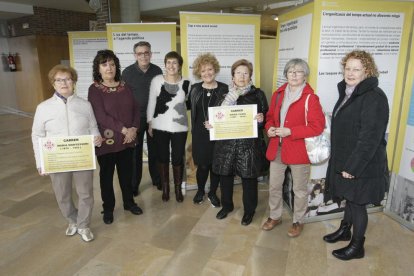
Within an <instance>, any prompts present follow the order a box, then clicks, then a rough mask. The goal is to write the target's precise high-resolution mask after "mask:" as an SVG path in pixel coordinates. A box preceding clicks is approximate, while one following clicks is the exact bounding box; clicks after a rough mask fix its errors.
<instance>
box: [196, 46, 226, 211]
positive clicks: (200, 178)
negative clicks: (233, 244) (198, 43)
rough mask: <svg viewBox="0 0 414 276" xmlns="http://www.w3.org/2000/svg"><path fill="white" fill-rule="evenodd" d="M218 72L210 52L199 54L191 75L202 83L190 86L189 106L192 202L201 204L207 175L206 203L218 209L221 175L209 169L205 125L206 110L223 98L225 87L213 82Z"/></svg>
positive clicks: (211, 146)
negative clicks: (194, 182)
mask: <svg viewBox="0 0 414 276" xmlns="http://www.w3.org/2000/svg"><path fill="white" fill-rule="evenodd" d="M219 71H220V64H219V62H218V60H217V59H216V57H215V56H214V55H212V54H210V53H206V54H202V55H199V56H198V57H197V58H196V59H195V60H194V63H193V75H194V76H196V77H197V78H198V79H201V80H202V82H199V83H196V84H194V85H193V86H192V87H191V92H190V97H189V105H190V107H191V133H192V145H193V146H192V149H193V152H192V154H193V159H194V163H195V164H196V165H197V173H196V178H197V187H198V190H197V193H196V194H195V196H194V199H193V202H194V203H195V204H201V203H203V201H204V194H205V186H206V182H207V178H208V175H209V174H210V191H209V192H208V194H207V198H208V200H209V201H210V202H211V204H212V205H213V207H220V199H219V198H218V197H217V195H216V191H217V188H218V185H219V182H220V176H219V175H217V174H215V173H214V172H213V170H212V168H211V164H212V163H213V149H214V141H210V134H209V130H208V128H207V126H206V123H207V122H208V108H209V107H211V106H217V105H220V101H222V100H223V95H224V94H225V93H227V91H228V86H227V84H224V83H222V82H219V81H216V74H217V73H218V72H219Z"/></svg>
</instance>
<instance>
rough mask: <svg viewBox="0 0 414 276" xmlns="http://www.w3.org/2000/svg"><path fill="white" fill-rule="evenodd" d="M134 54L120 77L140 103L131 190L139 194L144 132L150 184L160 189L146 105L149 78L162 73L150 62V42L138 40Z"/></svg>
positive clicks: (135, 194)
mask: <svg viewBox="0 0 414 276" xmlns="http://www.w3.org/2000/svg"><path fill="white" fill-rule="evenodd" d="M134 56H135V59H136V62H135V63H133V64H131V65H130V66H128V67H127V68H125V70H124V71H123V72H122V79H123V80H124V81H125V82H126V83H127V85H128V86H130V87H131V89H132V92H133V93H134V97H135V100H136V101H137V102H138V103H139V105H140V111H141V124H140V129H139V130H138V133H137V146H136V148H135V152H134V161H135V162H134V171H133V178H132V191H133V193H134V196H137V195H138V194H139V184H140V183H141V178H142V150H143V142H144V133H145V132H146V133H147V147H148V168H149V172H150V175H151V179H152V184H153V185H154V186H157V188H158V189H159V190H160V189H161V180H160V176H159V173H158V171H157V162H156V156H155V148H154V142H153V138H152V137H151V136H150V135H148V124H147V118H146V117H147V105H148V95H149V89H150V84H151V80H152V78H153V77H155V76H156V75H160V74H162V70H161V68H160V67H158V66H157V65H155V64H153V63H151V57H152V52H151V44H150V43H148V42H147V41H140V42H138V43H136V44H135V45H134Z"/></svg>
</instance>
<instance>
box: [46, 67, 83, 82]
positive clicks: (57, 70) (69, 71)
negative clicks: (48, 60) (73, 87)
mask: <svg viewBox="0 0 414 276" xmlns="http://www.w3.org/2000/svg"><path fill="white" fill-rule="evenodd" d="M57 73H67V74H69V75H70V78H71V79H72V80H73V82H74V83H76V82H77V81H78V73H76V70H75V69H73V68H72V67H70V66H66V65H62V64H58V65H55V66H53V68H52V69H50V71H49V74H48V75H47V77H48V79H49V82H50V84H51V85H52V86H53V84H54V83H55V76H56V74H57Z"/></svg>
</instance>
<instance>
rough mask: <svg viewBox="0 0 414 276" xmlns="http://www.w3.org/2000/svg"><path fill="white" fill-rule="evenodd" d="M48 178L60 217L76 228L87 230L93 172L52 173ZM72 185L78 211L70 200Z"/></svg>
mask: <svg viewBox="0 0 414 276" xmlns="http://www.w3.org/2000/svg"><path fill="white" fill-rule="evenodd" d="M50 178H51V179H52V187H53V191H54V192H55V196H56V200H57V203H58V205H59V208H60V211H61V212H62V215H63V216H64V217H65V218H66V220H67V221H68V222H69V223H74V224H77V225H78V228H81V229H82V228H88V227H89V223H90V221H91V215H92V208H93V171H77V172H64V173H53V174H50ZM72 183H73V185H74V186H75V189H76V193H77V194H78V209H76V207H75V205H74V203H73V200H72Z"/></svg>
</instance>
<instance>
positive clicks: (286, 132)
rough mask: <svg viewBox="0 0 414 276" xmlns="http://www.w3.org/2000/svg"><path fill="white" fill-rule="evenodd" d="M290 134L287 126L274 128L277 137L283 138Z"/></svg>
mask: <svg viewBox="0 0 414 276" xmlns="http://www.w3.org/2000/svg"><path fill="white" fill-rule="evenodd" d="M290 134H291V132H290V128H287V127H278V128H276V135H277V136H279V137H282V138H284V137H286V136H289V135H290Z"/></svg>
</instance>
